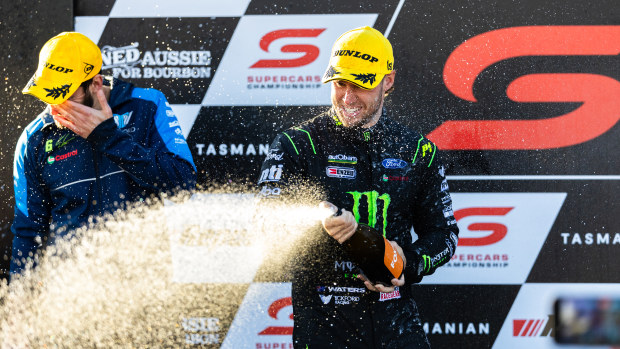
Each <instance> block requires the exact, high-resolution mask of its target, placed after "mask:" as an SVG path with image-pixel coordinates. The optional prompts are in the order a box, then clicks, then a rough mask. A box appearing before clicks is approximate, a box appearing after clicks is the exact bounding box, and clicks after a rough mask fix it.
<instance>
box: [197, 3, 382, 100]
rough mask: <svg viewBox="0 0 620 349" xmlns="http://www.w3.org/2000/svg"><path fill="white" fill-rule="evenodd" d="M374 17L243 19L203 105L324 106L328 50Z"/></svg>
mask: <svg viewBox="0 0 620 349" xmlns="http://www.w3.org/2000/svg"><path fill="white" fill-rule="evenodd" d="M377 17H378V14H376V13H370V14H367V13H358V14H293V15H282V14H279V15H260V16H258V15H250V16H242V17H241V19H240V20H239V23H238V24H237V27H236V28H235V31H234V32H233V35H232V37H231V39H230V42H229V43H228V47H227V48H226V52H225V53H224V56H223V57H222V59H221V60H220V63H219V66H218V69H217V70H216V71H215V73H214V76H213V81H211V83H210V85H209V89H208V90H207V93H206V95H205V97H204V99H203V101H202V105H203V106H212V105H218V106H219V105H226V106H236V105H243V106H263V105H279V106H288V105H313V106H315V105H328V104H329V100H330V99H329V93H330V92H329V91H330V87H329V85H328V84H323V83H321V80H322V76H323V73H324V72H325V68H326V66H325V64H326V62H328V61H329V58H330V52H331V47H332V45H333V43H334V41H336V39H337V38H338V37H339V36H340V35H341V34H342V33H344V32H345V31H347V30H349V29H351V28H355V27H359V26H364V25H368V26H373V24H374V23H375V21H376V19H377Z"/></svg>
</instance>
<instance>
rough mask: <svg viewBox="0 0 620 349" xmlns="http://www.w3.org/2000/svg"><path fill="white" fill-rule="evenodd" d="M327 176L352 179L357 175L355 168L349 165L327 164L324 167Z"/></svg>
mask: <svg viewBox="0 0 620 349" xmlns="http://www.w3.org/2000/svg"><path fill="white" fill-rule="evenodd" d="M325 174H326V175H327V177H332V178H346V179H354V178H355V177H356V175H357V173H356V172H355V169H353V168H350V167H336V166H328V167H326V168H325Z"/></svg>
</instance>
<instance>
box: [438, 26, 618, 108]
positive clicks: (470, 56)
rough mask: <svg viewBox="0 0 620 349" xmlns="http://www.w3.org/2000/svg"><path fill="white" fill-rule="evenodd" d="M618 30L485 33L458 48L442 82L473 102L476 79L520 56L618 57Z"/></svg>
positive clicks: (545, 29) (559, 28)
mask: <svg viewBox="0 0 620 349" xmlns="http://www.w3.org/2000/svg"><path fill="white" fill-rule="evenodd" d="M619 53H620V26H604V25H596V26H528V27H512V28H503V29H498V30H493V31H490V32H486V33H483V34H480V35H477V36H474V37H473V38H471V39H469V40H467V41H465V42H464V43H462V44H461V45H460V46H459V47H457V48H456V49H455V50H454V51H453V52H452V54H450V57H448V60H447V61H446V65H445V67H444V72H443V76H444V82H445V84H446V87H447V88H448V90H450V92H452V93H453V94H454V95H456V96H458V97H459V98H462V99H464V100H467V101H471V102H476V98H475V97H474V93H473V86H474V81H475V80H476V77H478V75H480V73H481V72H482V71H483V70H484V69H486V68H488V67H489V66H491V65H493V64H495V63H497V62H500V61H503V60H506V59H509V58H514V57H521V56H554V55H559V56H575V55H617V54H619Z"/></svg>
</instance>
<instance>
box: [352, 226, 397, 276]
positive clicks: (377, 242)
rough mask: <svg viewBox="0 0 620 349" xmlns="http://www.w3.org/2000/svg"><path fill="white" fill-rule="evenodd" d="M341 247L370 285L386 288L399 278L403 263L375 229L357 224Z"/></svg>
mask: <svg viewBox="0 0 620 349" xmlns="http://www.w3.org/2000/svg"><path fill="white" fill-rule="evenodd" d="M342 246H343V247H344V249H345V250H346V251H347V252H348V253H349V255H350V256H351V258H352V259H353V261H354V262H355V263H356V264H357V266H358V267H359V268H360V269H362V272H363V273H364V275H365V276H366V277H367V278H368V280H370V282H371V283H373V284H377V283H381V284H384V285H386V286H388V287H391V286H393V285H392V279H393V278H397V279H398V278H400V276H401V275H402V273H403V269H404V263H403V259H402V258H401V256H400V254H398V252H397V251H396V249H394V248H393V247H392V244H390V242H389V241H388V240H387V239H386V238H385V237H383V235H381V233H379V231H377V230H376V229H374V228H372V227H370V226H368V225H366V224H358V225H357V230H356V231H355V233H354V234H353V235H352V236H351V237H350V238H349V239H348V240H346V241H345V242H344V243H343V244H342Z"/></svg>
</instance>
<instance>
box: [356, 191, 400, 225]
mask: <svg viewBox="0 0 620 349" xmlns="http://www.w3.org/2000/svg"><path fill="white" fill-rule="evenodd" d="M347 194H351V195H353V215H354V216H355V220H356V221H357V222H359V221H360V200H361V199H362V197H363V196H365V197H366V199H367V201H368V225H369V226H370V227H373V228H375V225H376V224H377V200H381V201H383V210H382V211H381V216H382V218H383V236H385V232H386V229H387V212H388V207H389V206H390V202H391V201H392V199H391V198H390V194H387V193H386V194H381V195H379V193H377V192H376V191H374V190H373V191H365V192H363V193H362V192H359V191H348V192H347Z"/></svg>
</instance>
